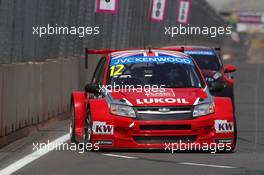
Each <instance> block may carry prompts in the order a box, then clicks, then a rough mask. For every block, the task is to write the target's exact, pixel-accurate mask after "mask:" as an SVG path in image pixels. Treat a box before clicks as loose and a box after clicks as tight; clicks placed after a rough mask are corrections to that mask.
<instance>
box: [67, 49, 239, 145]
mask: <svg viewBox="0 0 264 175" xmlns="http://www.w3.org/2000/svg"><path fill="white" fill-rule="evenodd" d="M164 50H166V49H164ZM168 50H171V49H168ZM94 52H96V51H94ZM146 52H147V51H146ZM96 53H104V54H106V59H107V66H106V67H107V68H108V67H109V64H110V59H111V56H110V54H111V51H109V52H108V51H101V52H100V51H98V52H96ZM175 54H183V53H180V52H175ZM195 64H196V63H195ZM195 66H196V67H197V65H195ZM198 70H199V68H198ZM102 71H104V81H103V83H104V85H105V84H106V79H107V74H108V69H106V70H102ZM199 72H200V74H201V71H200V70H199ZM201 75H202V74H201ZM203 81H204V82H205V80H204V79H203ZM206 88H207V87H204V88H171V89H166V91H168V93H165V94H166V95H165V96H163V97H161V96H159V97H155V96H152V97H149V96H146V94H144V93H140V92H129V93H127V92H126V93H124V92H115V93H112V94H111V95H112V97H113V99H124V98H125V99H127V100H128V101H129V102H130V103H131V105H132V106H133V108H138V107H142V106H144V107H150V106H151V107H152V106H155V107H162V106H164V107H165V106H166V107H168V106H182V107H184V106H188V107H192V106H193V104H194V103H195V100H196V99H197V98H206V97H207V95H208V94H207V92H206ZM172 94H173V95H172ZM72 96H73V104H74V112H75V119H74V120H75V135H76V138H77V139H78V140H79V141H82V138H83V134H84V120H85V117H86V110H87V107H89V109H90V112H91V120H92V122H93V126H94V125H95V122H103V123H104V124H105V128H103V129H108V130H111V129H112V128H111V127H113V133H112V134H95V133H93V134H92V142H93V143H97V142H98V141H107V142H108V143H111V144H102V145H99V146H100V148H111V149H112V148H114V149H145V148H147V149H155V148H158V149H164V148H165V146H164V142H163V141H160V140H159V139H161V140H163V139H164V140H166V139H168V140H172V141H173V140H174V139H176V140H177V138H179V139H180V140H184V139H187V140H189V141H190V142H194V143H200V144H203V143H208V144H210V143H214V142H216V140H217V139H223V140H224V139H230V140H231V142H232V146H234V132H232V131H230V132H222V133H217V132H216V128H215V121H216V120H221V121H226V122H228V123H233V124H234V116H233V109H232V102H231V100H230V99H229V98H224V97H215V98H214V104H215V112H214V113H213V114H208V115H205V116H200V117H197V118H193V119H181V120H162V119H160V120H140V119H137V118H136V119H135V118H129V117H124V116H118V115H113V114H112V113H111V112H110V109H109V103H108V101H107V100H106V99H105V98H104V97H102V98H89V95H87V93H85V92H73V93H72ZM150 98H153V99H154V98H163V100H164V99H165V98H174V99H183V98H184V99H186V101H187V102H188V104H187V102H186V103H183V102H180V103H179V101H180V100H179V101H177V100H176V101H175V102H173V103H172V102H170V103H167V102H164V101H162V103H161V102H160V101H157V102H155V101H153V102H152V103H144V104H142V103H138V102H142V101H144V100H143V99H150ZM136 99H137V100H138V102H137V101H136ZM164 115H166V114H164ZM167 128H168V129H167ZM181 138H182V139H181ZM109 141H110V142H109ZM155 141H156V142H157V143H155Z"/></svg>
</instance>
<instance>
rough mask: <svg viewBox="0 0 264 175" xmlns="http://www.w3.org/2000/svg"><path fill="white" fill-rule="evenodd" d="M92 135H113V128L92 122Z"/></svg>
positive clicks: (102, 123) (104, 123)
mask: <svg viewBox="0 0 264 175" xmlns="http://www.w3.org/2000/svg"><path fill="white" fill-rule="evenodd" d="M93 133H94V134H114V126H113V125H107V124H106V122H99V121H95V122H93Z"/></svg>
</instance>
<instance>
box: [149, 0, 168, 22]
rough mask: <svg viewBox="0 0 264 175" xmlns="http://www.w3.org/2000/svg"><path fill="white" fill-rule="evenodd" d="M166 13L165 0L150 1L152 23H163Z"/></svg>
mask: <svg viewBox="0 0 264 175" xmlns="http://www.w3.org/2000/svg"><path fill="white" fill-rule="evenodd" d="M165 12H166V0H152V2H151V11H150V14H151V16H150V19H151V20H153V21H163V20H164V17H165Z"/></svg>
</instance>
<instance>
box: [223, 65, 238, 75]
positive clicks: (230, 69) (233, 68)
mask: <svg viewBox="0 0 264 175" xmlns="http://www.w3.org/2000/svg"><path fill="white" fill-rule="evenodd" d="M224 69H225V73H231V72H235V71H236V66H234V65H231V64H226V65H225V67H224Z"/></svg>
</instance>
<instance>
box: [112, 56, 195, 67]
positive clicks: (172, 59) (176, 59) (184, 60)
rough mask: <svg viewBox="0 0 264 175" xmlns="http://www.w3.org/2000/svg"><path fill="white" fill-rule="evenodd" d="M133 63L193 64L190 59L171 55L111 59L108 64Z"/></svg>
mask: <svg viewBox="0 0 264 175" xmlns="http://www.w3.org/2000/svg"><path fill="white" fill-rule="evenodd" d="M134 63H179V64H189V65H193V62H192V59H190V58H181V57H172V56H162V57H161V56H154V57H140V56H136V57H126V58H116V59H112V60H111V63H110V66H114V65H117V64H134Z"/></svg>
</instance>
